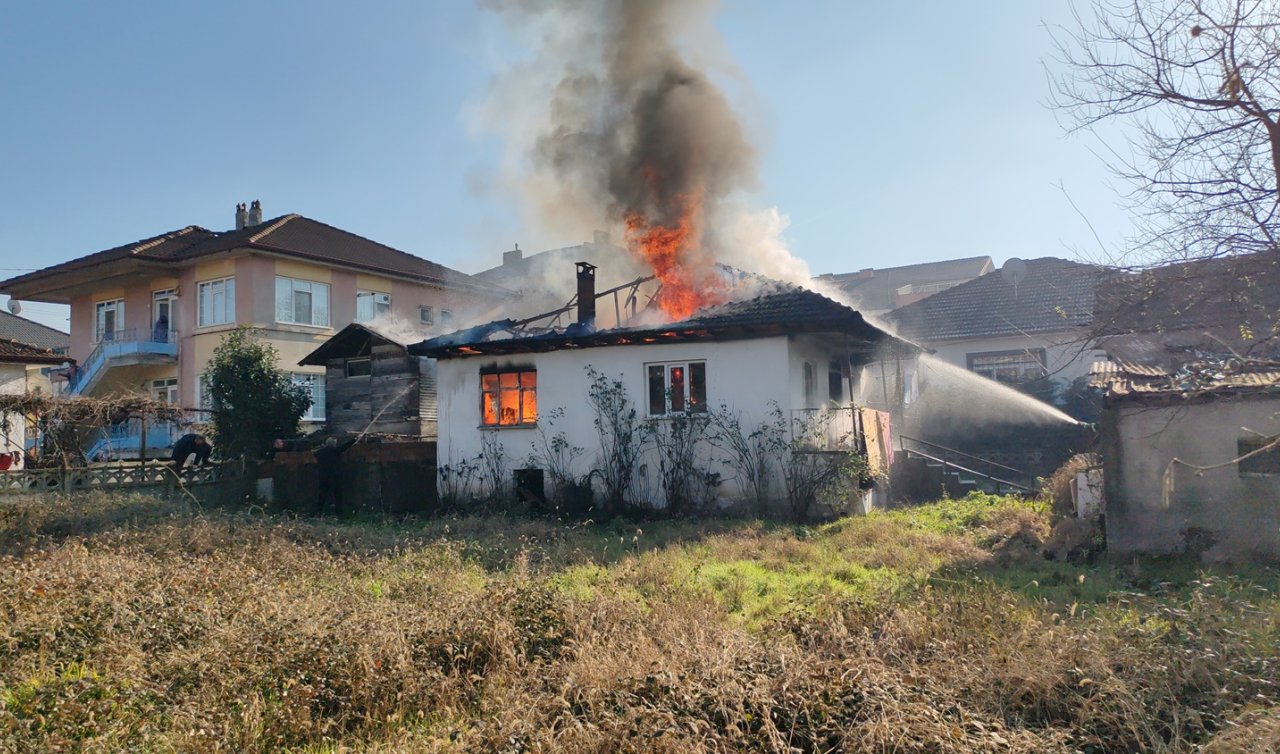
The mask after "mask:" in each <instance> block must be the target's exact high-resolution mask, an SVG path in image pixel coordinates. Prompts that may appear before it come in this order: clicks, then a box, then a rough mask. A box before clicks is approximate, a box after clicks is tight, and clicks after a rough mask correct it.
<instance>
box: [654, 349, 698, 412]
mask: <svg viewBox="0 0 1280 754" xmlns="http://www.w3.org/2000/svg"><path fill="white" fill-rule="evenodd" d="M646 372H647V375H648V381H649V416H665V415H667V414H683V413H695V414H696V413H705V412H706V410H707V364H706V362H703V361H691V362H680V363H676V364H649V365H647V366H646Z"/></svg>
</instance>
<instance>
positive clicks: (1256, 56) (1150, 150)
mask: <svg viewBox="0 0 1280 754" xmlns="http://www.w3.org/2000/svg"><path fill="white" fill-rule="evenodd" d="M1073 10H1074V18H1075V22H1074V24H1073V25H1072V26H1071V27H1068V28H1059V29H1057V30H1056V31H1055V33H1054V37H1055V41H1056V42H1057V47H1058V52H1059V55H1058V57H1059V62H1060V63H1061V64H1063V65H1062V67H1061V68H1060V69H1059V70H1058V71H1057V72H1056V73H1055V74H1052V79H1053V80H1052V84H1053V96H1052V104H1053V105H1055V106H1056V107H1057V108H1058V109H1059V110H1060V111H1061V112H1062V113H1063V114H1064V115H1065V116H1066V118H1067V121H1068V125H1069V128H1070V129H1072V130H1082V129H1092V128H1093V127H1095V126H1099V125H1101V124H1105V123H1109V122H1119V123H1121V124H1123V125H1124V126H1126V127H1127V130H1128V133H1129V138H1128V142H1127V144H1117V143H1114V142H1110V143H1108V142H1107V140H1106V137H1103V143H1104V145H1105V147H1104V149H1105V152H1106V155H1105V158H1106V159H1107V161H1108V162H1109V164H1110V166H1111V167H1112V168H1113V169H1114V170H1115V172H1116V173H1117V174H1118V175H1119V176H1120V177H1122V178H1123V179H1125V180H1126V181H1127V182H1129V183H1130V185H1132V186H1133V188H1134V190H1133V191H1132V192H1131V193H1130V194H1129V198H1130V200H1131V201H1132V203H1133V209H1134V210H1135V211H1136V212H1135V214H1136V216H1137V219H1138V222H1139V227H1140V228H1141V231H1142V232H1141V233H1140V237H1139V238H1137V239H1136V243H1135V244H1134V246H1133V247H1132V248H1131V249H1128V250H1126V256H1125V258H1124V261H1126V262H1135V261H1136V262H1142V263H1152V262H1165V261H1182V260H1189V259H1206V258H1212V257H1220V256H1227V255H1235V254H1240V253H1245V252H1270V253H1274V250H1275V249H1276V224H1277V209H1278V207H1277V199H1278V198H1280V194H1278V193H1277V177H1278V176H1280V4H1277V3H1275V2H1274V0H1093V2H1092V3H1090V4H1089V5H1088V6H1087V7H1084V8H1082V7H1076V8H1074V9H1073ZM1109 261H1118V260H1109Z"/></svg>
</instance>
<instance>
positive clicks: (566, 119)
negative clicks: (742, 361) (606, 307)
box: [479, 0, 808, 282]
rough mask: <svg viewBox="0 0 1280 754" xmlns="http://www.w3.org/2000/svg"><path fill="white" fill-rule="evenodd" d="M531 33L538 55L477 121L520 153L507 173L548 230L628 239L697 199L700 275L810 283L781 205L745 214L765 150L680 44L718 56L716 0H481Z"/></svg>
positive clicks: (501, 82) (695, 254)
mask: <svg viewBox="0 0 1280 754" xmlns="http://www.w3.org/2000/svg"><path fill="white" fill-rule="evenodd" d="M482 5H483V6H484V7H486V8H488V9H490V10H493V11H495V12H497V13H499V14H501V16H502V18H503V19H504V20H506V21H507V22H509V25H510V26H511V28H513V29H519V30H522V32H521V33H522V35H523V36H525V37H526V38H527V37H529V36H533V37H535V41H533V43H532V44H533V46H534V47H535V48H536V52H535V54H534V56H533V58H532V59H531V60H528V61H525V62H524V63H523V64H521V65H519V66H513V67H512V68H511V69H510V70H508V71H506V72H505V73H502V74H500V75H499V77H498V79H497V81H496V83H495V86H494V87H493V89H492V91H491V92H490V93H489V96H488V98H487V99H486V102H485V104H484V106H483V107H482V108H481V109H480V111H479V116H480V117H481V118H482V119H484V122H483V124H482V126H483V127H486V128H489V129H495V128H496V129H497V130H499V132H500V133H502V134H503V136H504V138H505V139H506V141H507V144H508V147H509V155H508V156H509V167H510V168H511V170H510V175H509V176H508V177H512V176H515V180H514V181H513V183H516V184H518V186H519V188H520V189H521V190H522V191H523V193H524V194H525V196H526V197H527V198H528V199H529V200H530V209H531V212H532V215H533V216H534V218H535V219H536V220H537V221H538V222H540V223H542V224H543V225H546V226H550V227H552V228H555V229H558V230H559V231H560V232H562V233H563V232H572V233H574V235H576V236H578V237H582V236H585V235H588V232H589V230H590V229H592V228H598V227H602V226H604V227H607V228H609V229H610V230H612V231H613V232H614V233H615V237H617V238H623V237H625V227H626V224H627V222H628V220H631V221H632V222H633V224H634V223H636V222H637V221H639V222H640V224H641V225H642V227H645V228H653V227H665V228H671V227H674V226H675V225H676V224H677V223H679V221H680V219H681V218H682V216H684V215H685V214H686V211H687V209H688V207H689V206H690V205H691V204H696V205H698V206H699V208H700V211H699V212H698V214H697V215H696V216H695V218H694V220H695V222H694V223H693V226H692V227H691V228H690V232H691V235H690V239H689V243H688V244H686V249H687V250H688V251H689V255H690V256H688V257H687V258H683V257H682V258H681V260H680V263H681V264H682V265H683V266H685V267H687V268H689V269H691V270H692V269H698V270H701V271H702V272H703V273H705V272H707V271H709V268H710V265H711V263H712V262H714V261H720V262H724V263H727V264H732V265H735V266H742V267H744V268H746V269H749V270H752V271H755V272H760V273H762V274H767V275H772V276H776V277H781V278H783V279H786V280H789V281H792V282H803V281H807V279H808V270H807V267H806V266H805V265H804V264H803V263H802V262H800V261H799V260H796V259H795V258H794V257H792V256H791V255H790V253H788V252H787V250H786V248H785V245H783V244H782V243H781V242H780V240H779V238H778V235H779V234H780V232H781V231H782V229H783V228H785V226H786V221H785V218H782V217H781V216H780V215H778V213H777V212H776V210H772V211H771V210H765V211H763V212H760V211H751V210H748V209H746V202H745V201H744V197H745V195H746V194H747V193H748V192H750V191H753V190H754V189H755V188H756V183H757V154H756V150H755V148H754V147H753V146H752V144H751V142H750V140H749V139H748V135H747V132H746V129H745V128H744V126H743V124H742V122H741V121H740V120H739V118H738V116H737V114H736V113H735V112H734V109H733V107H732V106H731V104H730V102H729V100H728V98H727V97H726V96H725V94H724V93H723V92H722V91H721V90H720V89H719V88H718V87H717V86H716V84H715V83H714V82H713V81H712V79H711V78H710V77H709V76H708V74H707V73H706V72H705V70H703V68H701V67H698V66H695V65H693V64H691V63H690V62H689V57H688V56H687V55H685V54H682V51H681V43H683V45H684V47H685V48H692V49H694V50H695V51H697V52H698V53H700V54H705V53H706V51H707V50H714V49H717V47H718V44H717V42H716V40H715V39H714V36H715V35H714V31H713V30H712V28H711V25H710V16H711V12H712V11H713V10H714V8H715V6H716V3H715V2H713V1H712V0H559V1H556V0H483V2H482Z"/></svg>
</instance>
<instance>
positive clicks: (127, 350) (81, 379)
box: [67, 329, 178, 394]
mask: <svg viewBox="0 0 1280 754" xmlns="http://www.w3.org/2000/svg"><path fill="white" fill-rule="evenodd" d="M140 355H151V356H172V357H174V358H177V356H178V337H177V333H176V332H172V331H168V330H164V329H159V330H152V331H148V332H146V333H145V334H144V337H139V335H138V331H137V330H135V329H128V330H112V331H110V332H102V333H98V345H97V346H96V347H94V349H93V351H92V352H90V354H89V357H88V358H86V359H85V360H84V362H83V363H81V364H79V365H77V366H76V367H75V368H74V369H73V371H72V372H71V373H70V374H69V375H67V383H68V385H67V391H68V392H69V393H72V394H79V393H80V392H82V391H83V389H84V388H85V386H87V385H90V384H92V382H93V380H94V379H95V378H96V377H97V376H98V375H99V374H101V373H102V371H103V370H104V369H106V368H107V365H108V363H109V362H110V361H111V360H112V359H118V358H122V357H124V356H140Z"/></svg>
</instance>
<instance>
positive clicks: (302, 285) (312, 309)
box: [276, 276, 329, 327]
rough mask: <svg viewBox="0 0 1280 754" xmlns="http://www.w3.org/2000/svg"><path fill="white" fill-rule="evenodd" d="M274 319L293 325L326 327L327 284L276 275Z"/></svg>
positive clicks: (327, 310) (327, 312) (327, 323)
mask: <svg viewBox="0 0 1280 754" xmlns="http://www.w3.org/2000/svg"><path fill="white" fill-rule="evenodd" d="M276 321H277V322H283V323H286V324H293V325H311V326H312V327H328V326H329V286H328V284H326V283H313V282H311V281H310V280H294V279H293V278H284V277H279V276H277V277H276Z"/></svg>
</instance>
